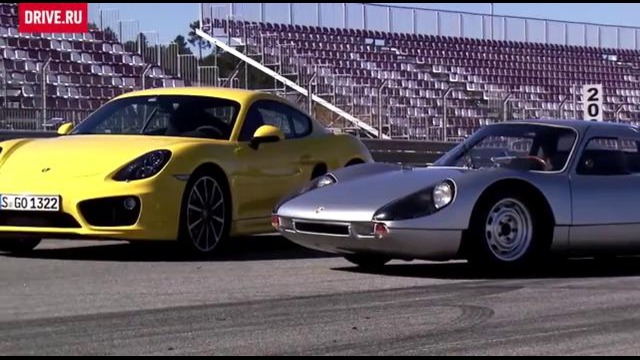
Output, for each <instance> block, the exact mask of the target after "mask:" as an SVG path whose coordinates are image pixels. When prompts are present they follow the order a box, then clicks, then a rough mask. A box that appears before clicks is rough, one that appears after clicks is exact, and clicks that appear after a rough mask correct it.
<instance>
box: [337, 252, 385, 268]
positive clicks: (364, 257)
mask: <svg viewBox="0 0 640 360" xmlns="http://www.w3.org/2000/svg"><path fill="white" fill-rule="evenodd" d="M344 258H345V259H346V260H347V261H349V262H350V263H353V264H355V265H358V267H360V268H362V269H365V270H376V269H380V268H382V267H383V266H384V265H385V264H386V263H388V262H389V261H391V258H389V257H386V256H383V255H371V254H350V255H345V257H344Z"/></svg>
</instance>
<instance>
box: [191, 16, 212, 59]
mask: <svg viewBox="0 0 640 360" xmlns="http://www.w3.org/2000/svg"><path fill="white" fill-rule="evenodd" d="M199 28H200V20H196V21H194V22H192V23H191V24H189V33H188V34H187V41H188V42H189V44H191V46H196V47H197V48H198V53H199V54H200V59H202V50H203V49H204V50H206V49H211V43H210V42H208V41H207V40H205V39H203V38H201V37H200V35H198V34H196V29H199Z"/></svg>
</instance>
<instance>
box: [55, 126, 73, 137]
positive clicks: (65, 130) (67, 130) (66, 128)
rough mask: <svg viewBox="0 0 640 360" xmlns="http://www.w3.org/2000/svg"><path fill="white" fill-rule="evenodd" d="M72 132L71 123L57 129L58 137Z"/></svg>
mask: <svg viewBox="0 0 640 360" xmlns="http://www.w3.org/2000/svg"><path fill="white" fill-rule="evenodd" d="M71 130H73V123H65V124H62V125H60V127H59V128H58V135H67V134H69V133H70V132H71Z"/></svg>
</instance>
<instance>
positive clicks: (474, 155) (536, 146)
mask: <svg viewBox="0 0 640 360" xmlns="http://www.w3.org/2000/svg"><path fill="white" fill-rule="evenodd" d="M576 139H577V132H576V131H575V130H574V129H571V128H566V127H560V126H553V125H544V124H525V123H510V124H506V123H504V124H498V125H491V126H487V127H485V128H482V129H480V130H479V131H478V132H476V133H475V134H474V135H473V136H471V137H470V138H468V139H466V140H465V141H464V142H462V143H461V144H459V145H458V146H456V147H455V148H453V149H452V150H451V151H449V152H448V153H447V154H445V155H444V156H443V157H442V158H440V159H439V160H438V161H436V162H435V164H434V165H438V166H457V167H461V166H462V167H469V168H474V169H479V168H487V167H506V168H515V169H522V170H536V171H560V170H562V169H564V167H565V165H566V164H567V161H568V160H569V155H570V154H571V150H572V149H573V147H574V145H575V142H576Z"/></svg>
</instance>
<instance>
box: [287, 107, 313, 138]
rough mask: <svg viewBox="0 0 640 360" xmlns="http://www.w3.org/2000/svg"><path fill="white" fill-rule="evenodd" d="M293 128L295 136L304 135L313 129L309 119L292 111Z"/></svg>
mask: <svg viewBox="0 0 640 360" xmlns="http://www.w3.org/2000/svg"><path fill="white" fill-rule="evenodd" d="M292 120H293V130H294V131H295V133H296V137H297V138H300V137H305V136H307V135H309V134H310V133H311V130H312V129H313V127H312V125H311V119H309V118H308V117H307V116H306V115H305V114H303V113H301V112H299V111H294V113H293V117H292Z"/></svg>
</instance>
